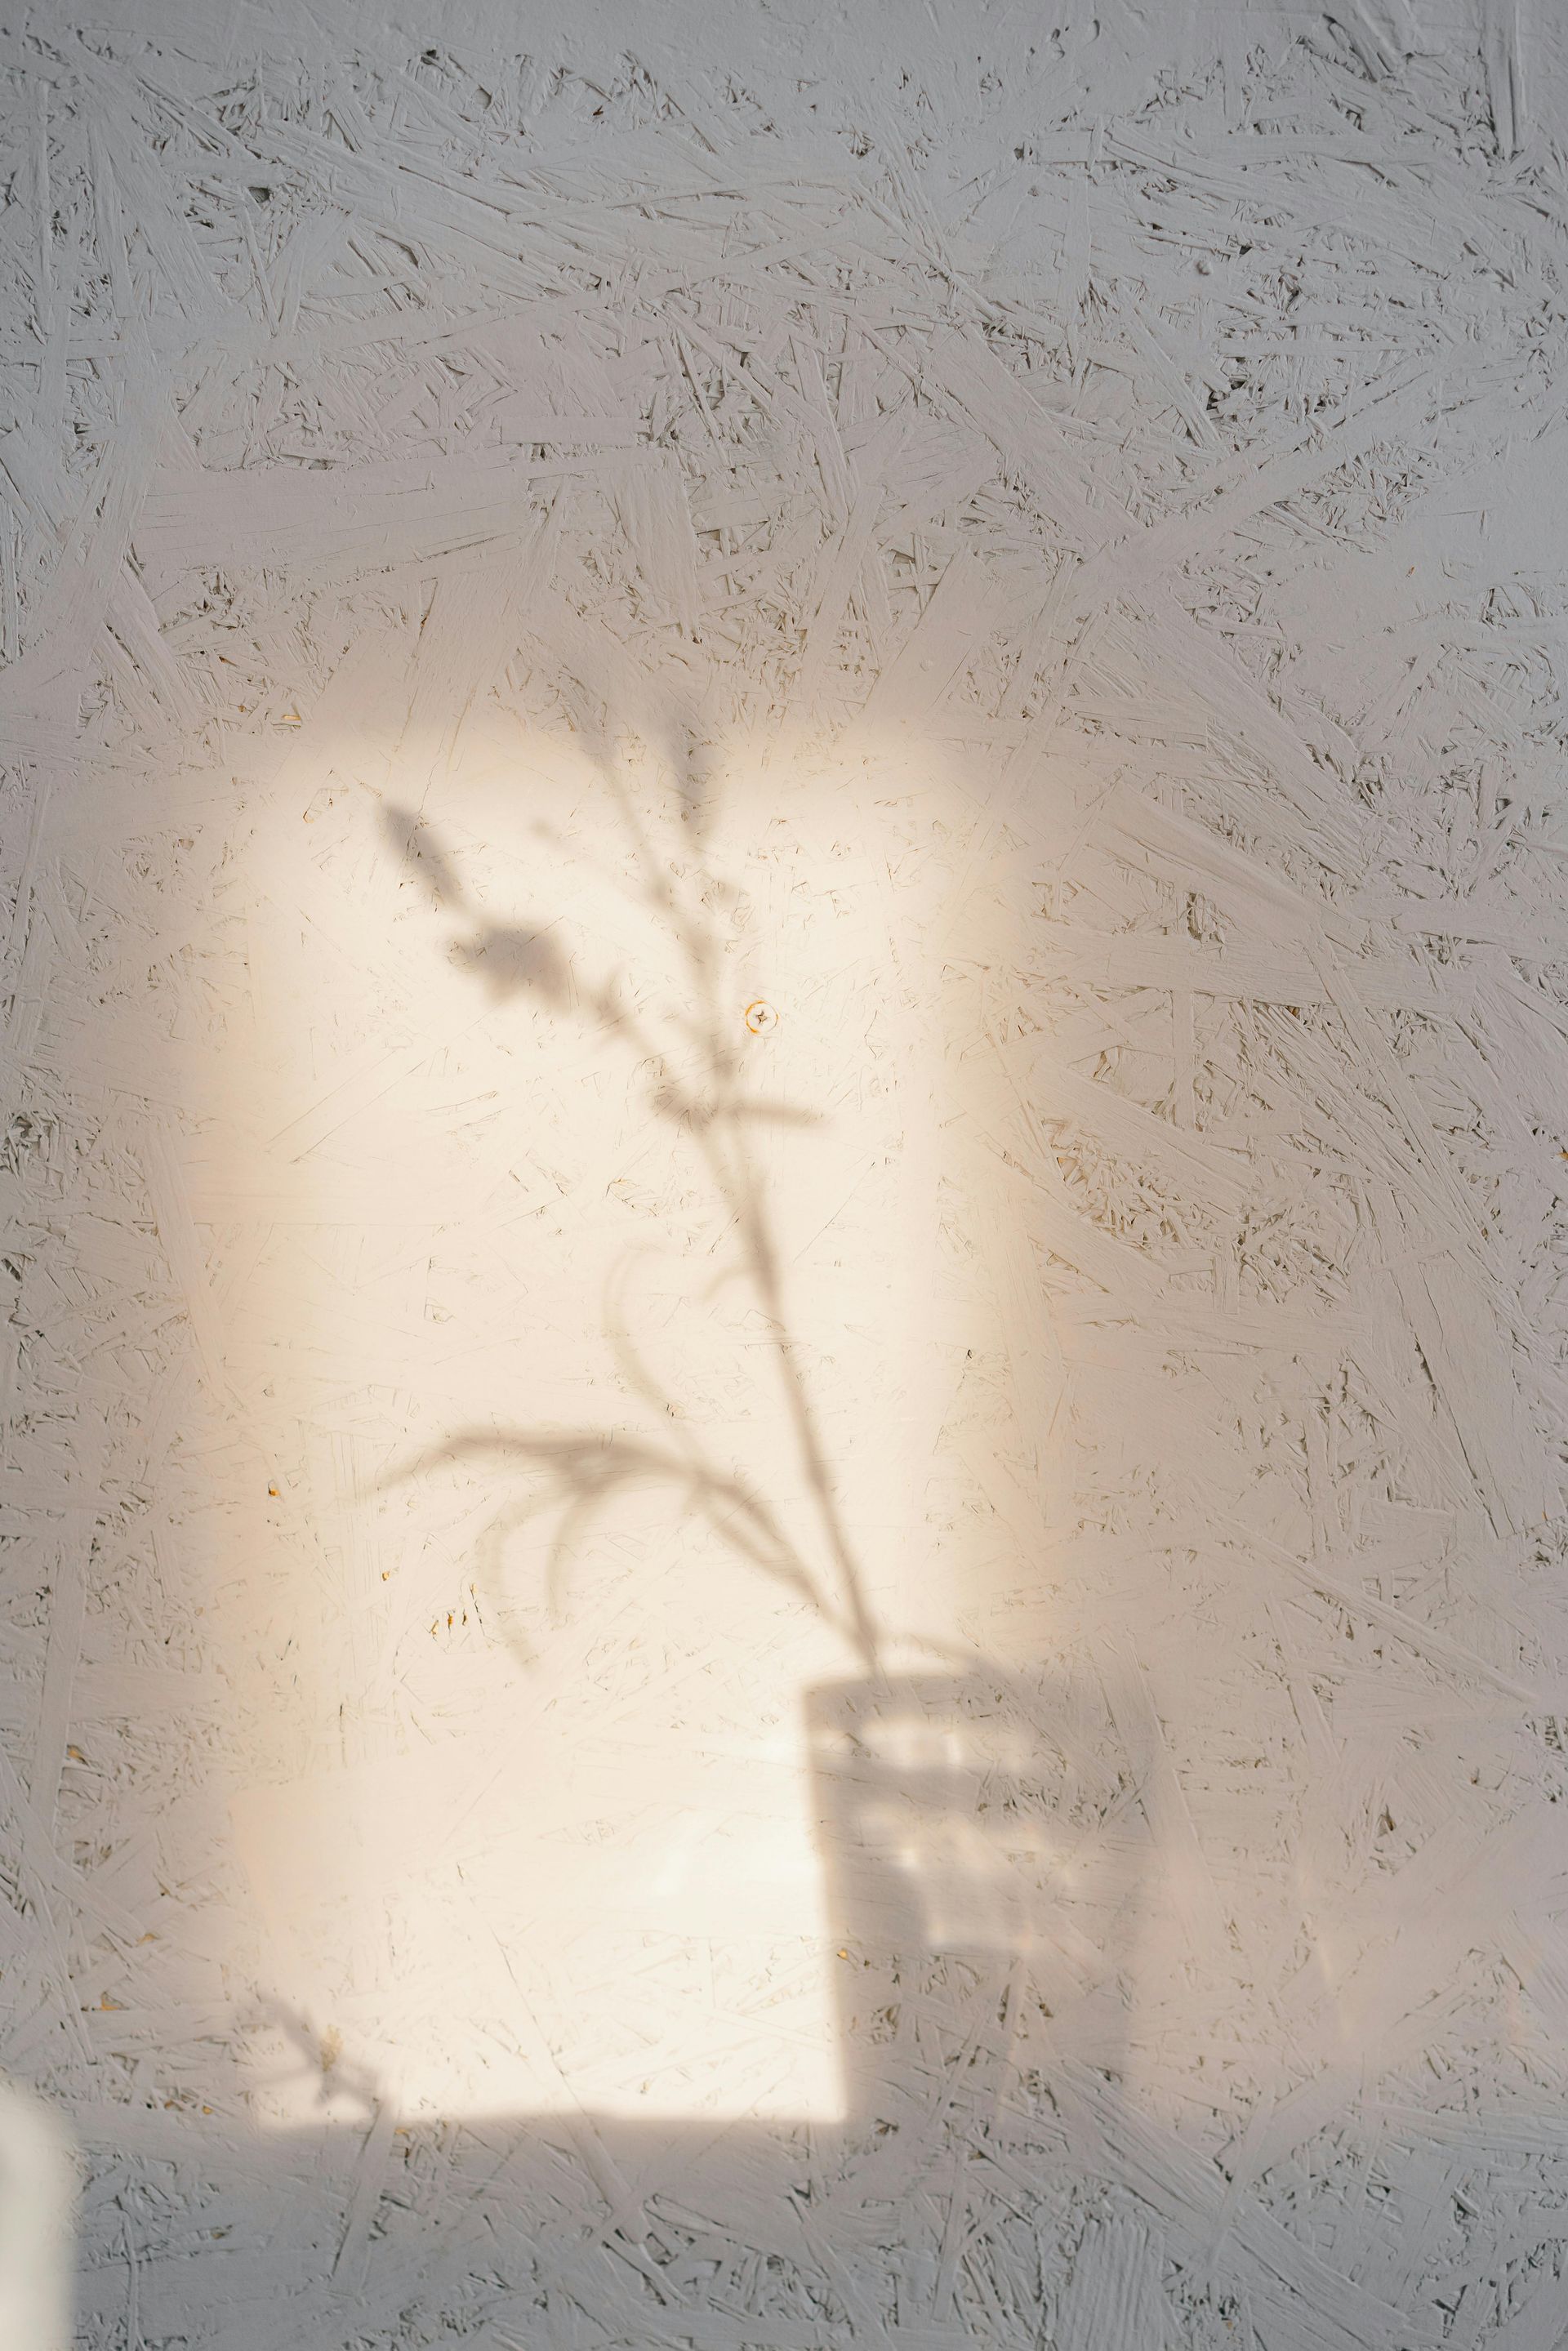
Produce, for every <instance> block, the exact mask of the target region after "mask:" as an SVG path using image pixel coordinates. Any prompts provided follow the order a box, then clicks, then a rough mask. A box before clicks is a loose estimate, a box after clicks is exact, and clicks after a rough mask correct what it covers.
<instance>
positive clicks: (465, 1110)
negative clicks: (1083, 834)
mask: <svg viewBox="0 0 1568 2351" xmlns="http://www.w3.org/2000/svg"><path fill="white" fill-rule="evenodd" d="M486 727H492V728H493V732H492V733H491V734H490V736H489V737H486ZM313 757H314V758H315V761H316V766H315V772H314V773H313V774H308V775H307V774H304V773H302V769H303V768H304V767H305V765H306V762H305V761H304V760H303V759H301V760H298V761H296V762H295V763H294V765H293V768H291V770H290V773H289V775H288V776H287V777H286V778H285V785H284V788H283V789H280V791H279V792H278V794H277V800H276V802H275V804H274V806H273V808H272V810H271V811H270V812H269V814H268V815H267V818H266V820H264V821H263V822H262V823H261V824H260V825H259V826H258V829H257V832H256V839H255V841H254V843H253V847H252V850H251V852H250V855H249V862H248V866H247V879H248V882H249V883H250V884H251V885H252V886H254V887H255V888H256V890H257V891H258V892H259V893H261V894H262V900H263V903H261V904H258V905H257V906H256V909H255V910H254V911H253V913H252V914H251V918H250V919H251V933H252V936H253V938H258V936H259V934H260V933H261V931H262V929H263V927H264V925H271V924H272V921H273V917H274V915H276V918H277V919H276V926H275V927H272V928H271V931H270V935H269V936H267V938H266V940H265V944H264V945H263V946H261V949H260V952H261V954H262V956H263V961H264V968H265V975H266V980H265V991H264V993H261V992H259V991H258V1050H257V1055H256V1062H255V1065H254V1067H253V1068H252V1069H251V1070H249V1071H246V1075H245V1080H244V1084H243V1089H236V1093H235V1100H234V1102H232V1103H230V1104H228V1105H226V1106H225V1109H226V1113H227V1120H228V1125H229V1129H230V1134H231V1137H233V1136H235V1135H237V1137H238V1139H239V1140H238V1147H237V1148H236V1147H235V1143H234V1141H233V1140H232V1139H231V1142H230V1144H229V1145H228V1157H227V1160H226V1164H220V1163H219V1162H217V1161H216V1160H214V1162H213V1163H212V1164H211V1165H208V1166H207V1167H206V1168H205V1169H203V1168H202V1167H201V1166H199V1165H198V1166H195V1167H193V1169H192V1170H191V1171H190V1172H191V1180H192V1184H193V1192H194V1194H195V1196H196V1206H197V1214H198V1215H199V1216H202V1217H204V1218H208V1219H211V1220H214V1221H217V1222H221V1221H222V1220H223V1217H224V1215H225V1210H227V1211H229V1212H233V1211H235V1210H237V1209H238V1208H239V1207H241V1206H242V1205H243V1204H248V1210H249V1212H250V1213H252V1214H255V1213H256V1212H257V1211H258V1210H259V1211H260V1212H262V1213H265V1212H266V1211H267V1208H268V1207H270V1208H271V1209H273V1210H274V1211H275V1212H276V1221H275V1222H274V1223H273V1224H272V1226H271V1229H270V1233H269V1235H268V1238H267V1240H266V1242H265V1243H264V1244H263V1245H262V1247H261V1249H260V1250H259V1253H257V1254H255V1255H254V1257H253V1262H252V1264H251V1267H250V1270H249V1273H248V1279H246V1280H245V1281H244V1282H243V1283H241V1284H239V1285H236V1287H235V1289H234V1290H232V1291H231V1295H230V1297H229V1299H228V1301H227V1302H226V1305H225V1341H224V1343H225V1359H226V1361H227V1362H228V1363H229V1364H231V1366H232V1367H233V1370H234V1372H235V1375H236V1376H237V1377H239V1378H241V1379H243V1380H244V1381H245V1383H246V1387H247V1390H248V1391H249V1392H250V1393H252V1394H256V1393H264V1394H265V1395H266V1399H267V1401H266V1406H265V1409H266V1411H267V1413H268V1414H270V1416H271V1423H270V1427H269V1431H268V1442H269V1444H270V1445H271V1447H272V1448H273V1456H274V1457H275V1458H276V1460H277V1465H278V1466H277V1470H276V1472H275V1474H274V1476H273V1477H272V1479H270V1481H269V1482H270V1483H271V1484H272V1485H273V1486H274V1487H276V1489H277V1490H276V1492H274V1493H272V1494H270V1495H269V1497H268V1507H269V1512H270V1515H271V1518H272V1520H273V1522H274V1530H275V1533H276V1536H277V1541H276V1544H275V1546H274V1548H272V1549H271V1550H270V1551H264V1550H263V1548H262V1547H260V1546H258V1547H257V1550H256V1554H255V1556H254V1557H252V1558H248V1559H246V1560H244V1561H241V1562H235V1563H234V1565H235V1569H236V1570H237V1573H235V1574H234V1575H233V1576H232V1578H231V1579H230V1582H231V1597H232V1598H233V1599H234V1600H235V1602H236V1603H237V1605H236V1607H235V1641H236V1643H243V1641H244V1639H245V1627H244V1624H243V1622H242V1619H243V1618H244V1616H245V1614H246V1611H249V1612H250V1614H251V1615H252V1619H253V1623H252V1631H253V1633H254V1632H256V1630H257V1628H258V1625H261V1624H262V1620H264V1629H263V1632H262V1638H261V1639H260V1641H259V1643H258V1644H256V1646H257V1648H258V1650H262V1651H266V1652H267V1656H268V1664H267V1674H266V1679H267V1690H268V1697H267V1712H268V1714H269V1717H270V1719H267V1721H265V1722H264V1723H263V1724H261V1726H260V1727H259V1728H258V1733H257V1737H256V1742H255V1746H254V1750H253V1751H254V1753H255V1755H256V1764H257V1769H256V1778H255V1782H254V1784H252V1785H250V1786H248V1787H246V1788H245V1789H244V1790H242V1791H241V1792H239V1793H238V1794H237V1795H236V1797H235V1801H234V1803H233V1806H232V1813H233V1821H234V1827H235V1839H236V1844H237V1849H238V1853H239V1855H240V1858H241V1861H242V1863H243V1865H244V1868H245V1870H246V1876H247V1878H248V1880H249V1883H250V1885H251V1886H252V1889H253V1892H254V1896H255V1898H256V1903H257V1906H258V1908H259V1910H260V1912H261V1914H262V1916H263V1917H264V1919H265V1921H266V1924H267V1933H268V1936H269V1938H270V1959H269V1966H270V1971H271V1975H272V1978H273V1980H274V1981H275V1984H276V1991H277V2011H276V2015H275V2017H274V2018H273V2019H272V2021H271V2022H270V2024H269V2026H268V2028H267V2030H266V2031H264V2032H261V2033H260V2034H259V2035H258V2036H257V2037H256V2043H255V2046H254V2049H253V2062H254V2064H255V2065H256V2069H257V2072H258V2075H259V2078H260V2079H261V2081H262V2084H263V2085H264V2086H263V2103H264V2104H265V2105H267V2108H268V2110H269V2111H270V2112H271V2113H272V2114H273V2115H274V2116H275V2117H276V2118H277V2119H278V2120H291V2119H300V2118H302V2117H304V2116H319V2115H320V2114H321V2112H322V2111H323V2107H324V2105H325V2107H326V2108H327V2110H329V2111H333V2112H339V2111H341V2112H351V2111H354V2110H356V2109H361V2110H362V2108H363V2107H364V2106H365V2105H367V2104H377V2105H381V2104H383V2103H385V2102H388V2101H390V2102H391V2104H392V2105H393V2106H395V2108H396V2109H397V2111H399V2112H400V2113H409V2114H413V2113H418V2112H421V2111H424V2112H444V2113H453V2114H464V2115H470V2116H474V2115H481V2114H485V2113H538V2114H548V2113H551V2112H570V2111H573V2110H575V2109H578V2108H582V2109H586V2110H589V2111H591V2112H599V2113H604V2114H619V2115H623V2116H647V2117H649V2118H650V2119H652V2118H654V2117H659V2116H690V2115H701V2114H706V2115H714V2116H718V2115H735V2114H757V2115H779V2116H797V2117H807V2118H809V2117H817V2118H821V2119H826V2118H829V2117H831V2116H836V2115H838V2114H840V2113H841V2111H842V2105H843V2087H842V2079H841V2066H840V2063H839V2056H838V2052H837V2049H836V2046H835V2032H836V2025H835V2008H834V1998H833V1984H832V1968H833V1966H834V1965H835V1964H837V1961H836V1944H837V1938H839V1937H840V1935H841V1932H842V1921H841V1918H840V1917H836V1916H835V1914H834V1907H833V1902H832V1900H831V1897H830V1894H829V1890H828V1888H829V1876H828V1873H827V1870H826V1868H825V1864H824V1853H823V1841H824V1836H825V1835H826V1834H830V1833H831V1822H830V1823H827V1824H826V1825H824V1817H823V1816H824V1814H825V1813H831V1812H832V1811H833V1809H834V1800H833V1798H832V1795H831V1790H829V1791H828V1792H827V1793H826V1794H824V1786H825V1782H823V1779H822V1776H821V1756H820V1755H819V1757H818V1763H819V1770H818V1771H817V1773H816V1775H815V1776H813V1773H812V1771H811V1769H810V1755H809V1752H808V1747H807V1728H806V1722H805V1714H806V1710H807V1708H808V1705H809V1697H810V1692H812V1691H813V1690H815V1689H817V1688H820V1687H823V1686H825V1685H829V1684H833V1683H837V1682H841V1681H843V1680H844V1678H845V1677H846V1676H849V1677H853V1676H854V1675H856V1674H857V1673H860V1674H864V1673H866V1672H868V1671H872V1670H873V1669H874V1670H876V1671H885V1670H887V1669H888V1668H889V1667H893V1666H895V1665H897V1664H899V1663H901V1662H904V1661H907V1660H908V1659H909V1658H910V1657H912V1656H921V1655H925V1654H929V1647H928V1644H929V1639H930V1638H931V1637H933V1636H941V1635H945V1634H946V1630H947V1627H948V1625H949V1619H950V1613H951V1606H952V1600H953V1594H952V1593H950V1592H948V1591H947V1590H946V1589H945V1586H944V1582H943V1576H944V1570H943V1568H942V1566H941V1564H940V1562H939V1561H938V1560H937V1559H936V1557H935V1556H934V1552H935V1550H936V1546H934V1544H933V1542H932V1541H931V1539H930V1536H929V1531H928V1529H927V1527H926V1523H925V1503H924V1479H925V1474H926V1472H927V1471H928V1469H929V1465H930V1460H931V1455H932V1450H933V1447H934V1445H935V1440H936V1435H937V1432H938V1428H939V1426H940V1421H941V1416H942V1413H943V1410H944V1408H945V1405H946V1399H947V1397H948V1395H949V1394H950V1391H951V1384H952V1379H953V1376H954V1374H953V1370H952V1363H951V1361H950V1360H949V1359H950V1358H952V1357H954V1356H955V1355H956V1357H958V1358H961V1357H962V1355H963V1348H962V1346H961V1345H959V1344H958V1343H957V1341H958V1335H959V1330H960V1326H961V1324H962V1319H963V1318H962V1315H961V1314H957V1313H956V1309H955V1308H954V1306H953V1304H952V1301H950V1300H949V1301H947V1302H946V1304H945V1302H944V1294H943V1289H942V1282H941V1279H940V1276H939V1272H938V1270H937V1269H936V1262H935V1257H934V1251H935V1245H936V1166H937V1154H938V1130H939V1128H940V1125H941V1123H942V1120H943V1117H944V1115H945V1109H944V1095H943V1078H942V1071H941V1069H940V1017H939V1005H938V1003H937V1000H936V998H937V981H936V978H935V977H933V976H932V974H931V973H930V972H928V971H925V970H924V969H923V968H922V966H921V964H920V962H919V959H918V957H917V956H916V954H915V945H916V943H917V941H918V938H919V936H920V932H921V928H922V925H923V924H924V923H925V922H927V921H929V920H930V918H931V917H932V916H933V915H934V914H936V913H937V912H938V911H939V910H940V907H941V904H942V898H941V891H942V887H943V880H944V877H943V874H942V872H941V868H940V864H939V862H932V864H931V866H930V876H931V878H930V879H929V881H927V880H925V879H924V878H923V877H922V875H921V874H920V872H918V871H912V869H911V861H912V860H913V861H914V863H915V867H917V866H918V863H919V859H920V854H921V851H920V844H921V841H922V840H923V839H929V837H930V835H931V831H932V825H933V820H934V818H935V817H936V816H938V815H939V814H940V811H941V810H942V807H943V805H944V803H943V796H942V794H943V788H942V787H940V785H939V784H937V783H936V782H934V781H933V779H932V776H931V774H930V773H928V772H923V770H922V767H921V763H920V761H919V760H918V759H917V758H915V757H913V756H912V755H911V754H909V753H908V752H907V751H906V750H904V749H903V748H899V749H898V750H897V751H896V752H895V753H894V754H892V755H889V756H888V757H887V758H883V759H882V760H880V761H873V760H871V759H869V758H868V759H864V760H862V762H861V763H860V764H859V765H858V766H857V765H855V764H853V763H848V764H846V763H844V762H842V761H841V762H840V763H838V765H837V766H833V765H830V764H829V763H827V762H824V761H819V762H817V763H816V765H815V768H814V769H813V768H811V767H810V765H809V764H808V763H806V762H805V761H804V760H803V759H801V758H799V757H796V758H780V757H779V754H778V753H777V752H775V753H774V755H773V757H772V758H771V759H768V758H764V757H763V756H762V755H760V754H754V755H750V756H747V754H746V753H745V751H744V750H740V751H732V752H731V753H730V754H728V755H727V758H725V759H723V760H721V761H720V762H718V763H717V770H716V773H713V774H707V775H705V774H702V773H699V772H696V771H695V769H694V767H693V765H692V764H691V763H690V762H687V763H686V764H685V765H684V766H678V765H676V764H675V763H674V762H672V761H671V760H670V759H669V758H661V757H659V756H657V755H656V754H655V753H654V752H653V750H651V749H649V748H648V747H646V746H643V745H640V744H638V743H636V742H635V741H632V740H628V741H625V742H622V743H620V744H618V745H616V746H613V747H606V748H605V750H604V752H603V753H602V755H601V756H596V755H595V754H594V753H593V752H592V751H591V750H590V749H585V748H584V747H581V746H580V745H579V744H574V743H573V742H571V741H570V740H567V739H564V738H561V737H549V736H546V735H543V734H539V735H535V736H530V737H528V738H526V739H519V737H517V734H516V733H515V732H514V731H512V730H510V729H507V728H506V727H505V726H503V725H502V723H501V722H500V721H499V720H498V719H497V720H496V721H494V722H491V721H481V720H478V719H476V720H475V721H474V722H473V724H472V725H471V726H470V727H469V728H468V729H467V731H466V732H465V737H464V743H463V749H462V755H461V758H454V757H452V756H450V755H449V753H448V752H447V751H446V750H444V748H443V747H441V746H440V745H436V746H434V747H431V746H428V745H424V744H421V745H420V746H419V747H418V751H417V756H416V755H415V753H414V751H413V750H411V747H410V746H409V745H408V744H406V743H404V744H402V745H399V746H388V745H386V744H384V743H382V744H378V743H377V741H376V739H375V735H374V728H373V726H369V727H367V729H366V730H365V734H364V736H363V737H362V738H357V739H355V740H354V742H353V743H352V746H351V747H344V746H343V745H341V744H340V745H339V746H338V747H336V749H335V751H334V752H333V753H331V754H323V753H322V752H321V751H319V750H317V751H316V752H315V753H314V754H313ZM307 826H308V827H309V828H310V830H309V831H308V832H307V831H305V830H304V828H305V827H307ZM323 868H335V869H336V871H335V872H334V873H333V891H332V893H331V899H330V907H331V911H330V912H328V911H327V910H328V900H327V898H326V897H325V896H320V897H316V896H313V895H312V883H311V875H312V871H313V870H314V871H315V872H317V873H319V872H320V871H321V870H322V869H323ZM898 869H902V871H901V872H900V879H899V882H898V884H897V886H896V887H895V885H894V879H893V874H894V871H895V870H898ZM346 875H347V876H349V877H350V878H351V883H352V888H351V893H350V892H347V891H345V889H344V887H343V883H344V880H345V876H346ZM345 904H352V905H353V906H355V907H356V908H357V909H358V914H359V925H358V926H346V925H345V923H344V920H343V916H342V912H341V909H342V908H343V906H344V905H345ZM319 916H325V919H318V917H319ZM936 970H937V972H938V973H939V970H940V965H939V963H938V965H937V967H936ZM759 1003H760V1004H762V1005H764V1006H765V1007H767V1008H768V1017H767V1018H765V1019H761V1020H758V1019H755V1018H752V1019H749V1020H748V1018H747V1015H748V1010H750V1008H754V1007H756V1006H757V1005H758V1004H759ZM262 1005H265V1011H262V1010H261V1009H260V1007H261V1006H262ZM318 1057H319V1059H320V1062H321V1065H322V1067H323V1068H329V1070H330V1072H331V1075H330V1078H329V1081H328V1082H327V1083H326V1084H322V1083H320V1082H319V1081H316V1082H315V1083H314V1084H313V1083H312V1069H313V1067H314V1065H315V1063H316V1061H317V1059H318ZM955 1295H956V1292H955ZM955 1316H956V1319H955ZM945 1318H946V1322H952V1325H953V1327H952V1329H951V1330H947V1329H946V1322H945ZM258 1612H259V1614H258ZM923 1640H924V1641H925V1643H926V1645H927V1646H926V1647H925V1648H924V1649H923V1647H922V1642H923ZM237 1653H239V1652H238V1651H237V1650H236V1654H237Z"/></svg>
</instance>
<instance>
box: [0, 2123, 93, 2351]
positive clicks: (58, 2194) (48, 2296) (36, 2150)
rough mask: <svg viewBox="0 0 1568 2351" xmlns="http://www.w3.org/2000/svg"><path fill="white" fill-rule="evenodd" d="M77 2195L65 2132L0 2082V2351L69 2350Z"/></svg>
mask: <svg viewBox="0 0 1568 2351" xmlns="http://www.w3.org/2000/svg"><path fill="white" fill-rule="evenodd" d="M75 2194H76V2178H75V2171H74V2168H73V2165H72V2162H71V2153H70V2142H69V2139H68V2136H67V2133H66V2130H65V2127H64V2126H63V2125H62V2124H61V2123H60V2122H59V2121H58V2120H57V2118H56V2116H54V2115H53V2114H51V2112H50V2111H49V2109H48V2107H47V2106H46V2105H44V2104H43V2102H42V2100H41V2099H39V2098H36V2097H34V2096H33V2095H31V2093H30V2092H28V2091H26V2090H19V2089H17V2088H16V2086H15V2085H14V2084H12V2083H9V2082H0V2351H70V2340H71V2329H70V2308H69V2304H70V2284H69V2279H70V2252H71V2208H72V2204H73V2201H74V2199H75Z"/></svg>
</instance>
